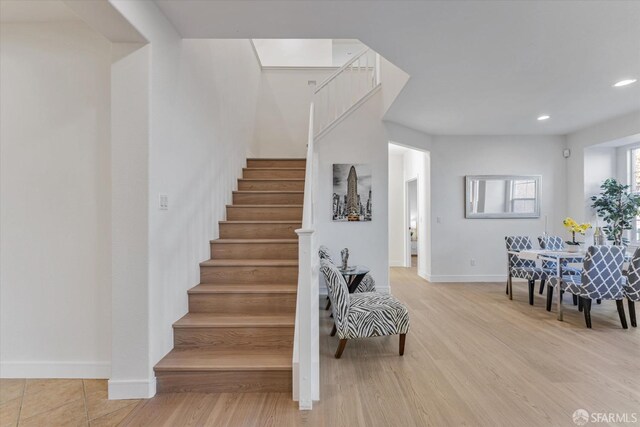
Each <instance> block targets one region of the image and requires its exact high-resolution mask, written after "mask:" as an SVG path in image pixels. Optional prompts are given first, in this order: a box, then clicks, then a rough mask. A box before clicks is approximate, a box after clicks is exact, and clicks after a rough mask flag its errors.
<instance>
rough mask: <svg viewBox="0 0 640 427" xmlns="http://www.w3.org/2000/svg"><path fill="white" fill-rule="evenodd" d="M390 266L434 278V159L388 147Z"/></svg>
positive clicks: (397, 146)
mask: <svg viewBox="0 0 640 427" xmlns="http://www.w3.org/2000/svg"><path fill="white" fill-rule="evenodd" d="M388 194H389V199H388V200H389V266H391V267H403V268H414V269H415V270H416V273H417V274H418V275H419V276H420V277H422V278H424V279H427V280H428V279H429V276H430V274H431V258H430V253H431V236H430V234H431V233H430V227H431V155H430V153H429V152H428V151H425V150H417V149H414V148H409V147H406V146H403V145H400V144H397V143H395V142H390V143H389V190H388Z"/></svg>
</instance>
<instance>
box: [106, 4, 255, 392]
mask: <svg viewBox="0 0 640 427" xmlns="http://www.w3.org/2000/svg"><path fill="white" fill-rule="evenodd" d="M112 3H113V4H114V5H115V6H116V8H118V9H119V10H120V11H121V13H122V14H123V15H124V16H125V17H126V18H127V19H128V20H129V21H130V22H131V23H132V24H133V25H134V26H135V27H136V28H137V29H138V31H140V33H141V34H142V35H143V36H145V37H146V38H147V39H148V40H149V41H150V49H151V63H150V75H151V81H150V88H149V91H150V92H149V93H150V112H151V114H150V123H149V127H150V143H149V160H148V162H149V187H148V218H149V241H148V259H149V273H148V283H147V284H146V286H148V306H149V309H150V311H149V330H148V336H147V337H146V339H147V340H148V342H149V348H150V350H149V364H148V366H147V368H146V372H137V373H135V374H133V373H129V374H128V375H129V380H131V381H139V380H140V379H143V380H144V379H147V380H148V382H149V387H148V388H147V390H148V394H152V393H153V384H152V383H153V371H152V368H153V365H155V363H156V362H157V361H158V360H159V359H160V358H162V357H163V356H164V355H165V354H166V353H167V352H168V351H169V350H171V348H172V347H173V332H172V328H171V324H172V323H173V322H175V321H176V320H177V319H178V318H180V317H181V316H182V315H184V314H185V313H186V311H187V292H186V291H187V290H188V289H189V288H191V287H193V286H195V285H196V284H198V283H199V280H200V276H199V263H200V262H201V261H203V260H205V259H208V258H209V257H210V256H209V245H208V243H209V240H210V239H214V238H216V237H217V235H218V234H217V233H218V228H217V222H218V221H219V220H221V219H223V218H224V215H225V205H226V204H227V203H229V201H230V200H231V190H232V189H233V188H234V186H235V184H236V179H237V178H238V177H239V176H240V174H241V168H242V166H243V165H244V164H245V158H246V157H247V156H250V155H256V154H257V149H256V146H255V145H254V131H255V129H254V123H255V119H256V116H255V114H256V108H257V101H258V92H259V86H260V68H259V66H258V62H257V60H256V58H255V55H254V53H253V49H252V47H251V45H250V42H249V41H248V40H182V39H181V38H180V36H179V35H178V34H177V32H176V31H175V29H174V28H173V27H172V26H171V24H170V23H169V22H168V21H167V20H166V18H165V17H164V15H163V14H162V13H161V12H160V11H159V10H158V8H157V7H156V6H155V4H153V3H152V2H130V1H115V0H114V1H113V2H112ZM159 194H167V195H168V196H169V209H168V210H166V211H160V210H159V209H158V197H159ZM120 333H122V332H120ZM143 339H145V337H139V340H143ZM125 341H126V340H125V339H123V344H124V343H125ZM128 345H129V346H133V345H136V343H135V342H129V343H128ZM114 351H116V350H115V349H114ZM126 381H127V379H126V378H120V379H119V381H118V382H117V383H116V382H115V381H113V382H110V394H112V395H114V396H118V397H125V396H126V395H127V392H128V391H127V389H126V388H124V387H125V386H124V385H123V384H126ZM120 385H122V387H120ZM138 392H141V389H137V391H136V393H138ZM132 394H135V393H131V394H129V397H136V396H134V395H132ZM138 397H139V396H138Z"/></svg>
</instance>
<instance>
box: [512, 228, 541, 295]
mask: <svg viewBox="0 0 640 427" xmlns="http://www.w3.org/2000/svg"><path fill="white" fill-rule="evenodd" d="M504 240H505V244H506V246H507V262H508V273H507V274H508V279H507V294H509V298H510V299H511V298H513V295H512V294H511V293H510V288H511V286H510V285H511V284H512V283H513V279H514V278H516V279H524V280H526V281H527V282H528V284H529V304H531V305H533V289H534V286H535V281H536V280H540V281H541V282H544V281H545V280H547V277H548V273H547V271H545V270H544V269H543V268H541V267H537V266H536V262H535V261H533V260H528V259H520V257H519V256H518V255H517V254H513V253H509V252H520V251H524V250H528V249H533V245H532V244H531V239H530V238H529V237H526V236H507V237H505V238H504ZM543 286H544V283H543Z"/></svg>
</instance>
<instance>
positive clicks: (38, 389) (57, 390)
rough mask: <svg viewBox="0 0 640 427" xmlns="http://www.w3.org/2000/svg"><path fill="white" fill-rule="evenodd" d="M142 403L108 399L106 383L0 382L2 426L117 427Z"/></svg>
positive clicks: (2, 380) (42, 380)
mask: <svg viewBox="0 0 640 427" xmlns="http://www.w3.org/2000/svg"><path fill="white" fill-rule="evenodd" d="M141 402H142V401H140V400H108V399H107V380H80V379H28V380H24V379H0V426H2V427H8V426H16V425H18V426H25V427H26V426H34V427H43V426H47V427H50V426H89V425H91V426H92V427H98V426H100V427H107V426H116V425H118V424H119V423H120V422H122V420H123V419H124V418H125V417H126V416H127V415H128V414H129V413H130V412H131V411H132V410H133V409H134V408H136V405H138V404H140V403H141Z"/></svg>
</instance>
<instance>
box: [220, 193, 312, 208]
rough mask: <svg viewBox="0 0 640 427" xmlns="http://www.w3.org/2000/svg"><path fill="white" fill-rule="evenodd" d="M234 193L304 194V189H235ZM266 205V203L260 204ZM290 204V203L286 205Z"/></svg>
mask: <svg viewBox="0 0 640 427" xmlns="http://www.w3.org/2000/svg"><path fill="white" fill-rule="evenodd" d="M233 193H234V194H304V191H293V190H235V191H234V192H233ZM260 206H268V205H260ZM287 206H291V205H287Z"/></svg>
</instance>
